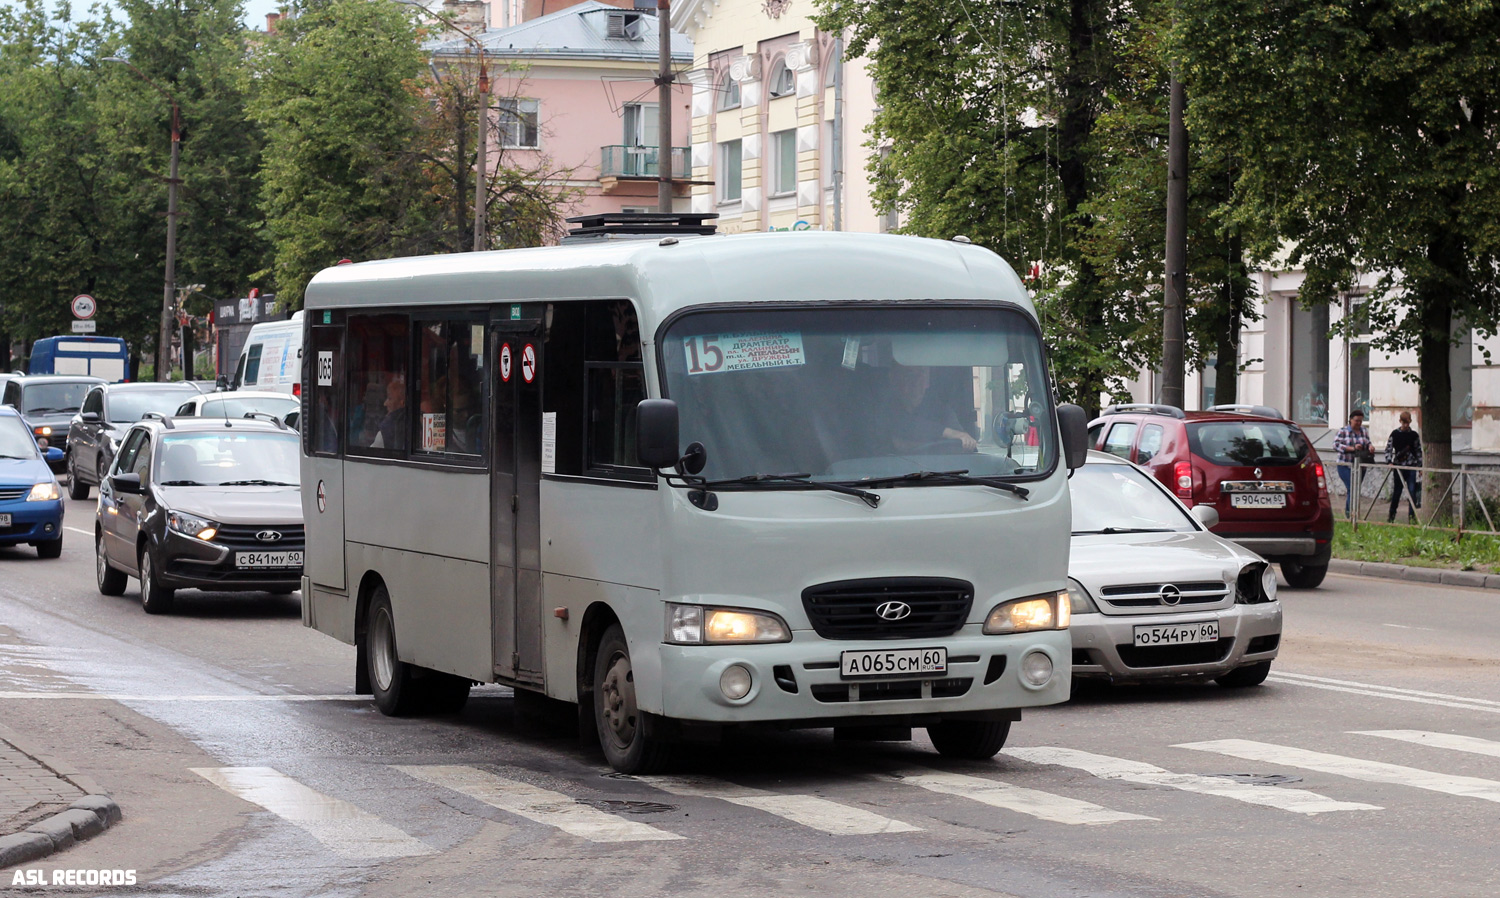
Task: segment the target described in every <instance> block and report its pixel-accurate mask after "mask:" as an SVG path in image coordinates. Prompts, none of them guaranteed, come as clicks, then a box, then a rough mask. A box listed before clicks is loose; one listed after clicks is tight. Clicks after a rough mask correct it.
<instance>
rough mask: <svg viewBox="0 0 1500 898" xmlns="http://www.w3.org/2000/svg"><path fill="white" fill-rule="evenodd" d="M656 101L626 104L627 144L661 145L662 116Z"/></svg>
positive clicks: (634, 145)
mask: <svg viewBox="0 0 1500 898" xmlns="http://www.w3.org/2000/svg"><path fill="white" fill-rule="evenodd" d="M657 108H658V107H657V105H656V104H655V103H626V104H625V145H626V146H627V147H651V148H653V149H655V148H656V147H658V146H660V145H661V144H660V140H659V138H658V136H657V135H659V134H661V117H660V115H659V114H658V113H657Z"/></svg>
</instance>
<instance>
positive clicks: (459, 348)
mask: <svg viewBox="0 0 1500 898" xmlns="http://www.w3.org/2000/svg"><path fill="white" fill-rule="evenodd" d="M417 334H418V337H417V339H418V340H419V341H420V345H419V347H418V356H417V359H418V361H417V366H418V367H417V412H418V417H417V419H416V422H415V423H416V427H417V430H416V443H415V446H416V448H417V449H418V450H419V451H421V452H434V453H443V454H446V455H469V456H477V455H479V454H480V452H482V451H483V438H484V404H483V402H482V401H481V400H482V398H483V395H484V392H483V388H484V334H485V331H484V325H483V324H482V323H480V322H479V321H477V320H473V321H469V320H463V319H458V320H447V321H419V322H418V323H417Z"/></svg>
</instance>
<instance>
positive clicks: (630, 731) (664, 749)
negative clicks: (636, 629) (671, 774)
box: [593, 624, 671, 773]
mask: <svg viewBox="0 0 1500 898" xmlns="http://www.w3.org/2000/svg"><path fill="white" fill-rule="evenodd" d="M593 679H594V724H595V727H596V728H597V729H598V731H599V745H600V747H601V748H603V749H604V758H605V760H606V761H608V762H609V766H611V767H613V768H614V769H615V770H618V771H619V772H621V773H653V772H656V771H658V770H661V769H662V768H663V767H665V766H666V764H667V762H668V760H669V759H670V752H671V744H670V742H669V740H668V739H667V738H666V736H665V734H664V733H663V732H662V730H663V726H662V721H661V719H660V718H658V717H657V716H655V715H654V714H648V713H646V712H644V711H642V710H640V707H639V706H638V705H637V703H636V691H635V672H634V670H633V669H632V667H631V665H630V646H629V645H628V644H627V643H626V642H625V631H623V630H621V629H620V625H619V624H615V625H614V626H611V627H610V628H609V629H608V630H606V631H604V637H603V639H601V640H600V642H599V652H598V654H597V655H596V656H595V658H594V677H593Z"/></svg>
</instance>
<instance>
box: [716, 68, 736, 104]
mask: <svg viewBox="0 0 1500 898" xmlns="http://www.w3.org/2000/svg"><path fill="white" fill-rule="evenodd" d="M718 93H719V108H720V109H738V108H740V83H739V82H738V81H736V80H734V76H733V75H731V74H729V73H728V72H725V73H724V77H723V78H722V79H721V80H720V81H719V91H718Z"/></svg>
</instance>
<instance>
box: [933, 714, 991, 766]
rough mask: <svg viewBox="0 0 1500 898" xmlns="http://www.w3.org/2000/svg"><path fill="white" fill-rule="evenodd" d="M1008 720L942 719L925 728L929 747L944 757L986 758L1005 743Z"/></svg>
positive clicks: (972, 759) (974, 759)
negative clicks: (930, 745) (930, 743)
mask: <svg viewBox="0 0 1500 898" xmlns="http://www.w3.org/2000/svg"><path fill="white" fill-rule="evenodd" d="M1009 735H1010V721H1008V720H945V721H943V722H942V723H935V724H933V725H932V726H930V727H928V728H927V738H929V739H931V740H932V747H933V748H936V749H937V750H938V754H940V755H942V756H943V757H945V758H965V759H967V760H970V761H987V760H989V759H990V758H993V757H994V756H995V755H997V754H999V753H1000V749H1002V748H1004V747H1005V739H1006V737H1007V736H1009Z"/></svg>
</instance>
